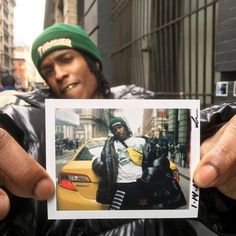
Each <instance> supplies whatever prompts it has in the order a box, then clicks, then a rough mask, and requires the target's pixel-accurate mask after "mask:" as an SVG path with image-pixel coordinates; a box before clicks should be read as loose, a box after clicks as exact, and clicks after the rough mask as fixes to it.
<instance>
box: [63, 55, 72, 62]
mask: <svg viewBox="0 0 236 236" xmlns="http://www.w3.org/2000/svg"><path fill="white" fill-rule="evenodd" d="M72 59H73V58H72V57H69V56H67V57H63V58H62V62H63V63H70V62H71V61H72Z"/></svg>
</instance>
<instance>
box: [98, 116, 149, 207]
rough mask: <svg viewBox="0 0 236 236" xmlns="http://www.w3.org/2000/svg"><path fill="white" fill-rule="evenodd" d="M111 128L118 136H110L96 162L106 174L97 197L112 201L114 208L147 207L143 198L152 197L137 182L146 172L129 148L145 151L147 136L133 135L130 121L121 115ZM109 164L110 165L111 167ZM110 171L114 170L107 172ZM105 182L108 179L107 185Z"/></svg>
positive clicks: (100, 173)
mask: <svg viewBox="0 0 236 236" xmlns="http://www.w3.org/2000/svg"><path fill="white" fill-rule="evenodd" d="M109 128H110V130H111V132H112V133H113V135H114V136H113V137H112V138H111V137H109V139H108V140H107V142H106V144H105V146H104V149H103V151H102V154H101V158H97V159H95V160H94V162H93V170H94V171H95V173H97V174H98V175H100V176H101V177H102V179H101V182H100V184H99V189H98V194H97V200H98V201H99V202H101V203H109V204H110V209H111V210H123V209H145V208H146V207H148V203H146V204H145V205H142V204H141V199H143V198H146V202H147V201H148V199H147V197H143V196H142V195H141V193H145V192H146V191H145V189H144V188H143V186H142V185H141V184H139V183H138V182H137V179H139V178H141V176H142V167H141V165H137V164H136V163H134V162H133V161H132V159H131V158H130V155H129V153H128V149H127V148H128V147H131V148H134V149H135V150H136V151H139V152H142V148H143V146H144V144H145V139H144V138H141V137H140V138H139V137H133V136H132V132H131V131H130V129H129V127H128V125H127V123H126V122H125V120H124V119H122V118H121V117H115V118H113V119H112V120H111V121H110V124H109ZM114 155H115V156H114ZM113 160H116V161H113ZM107 166H109V169H108V170H107V169H106V168H107ZM106 172H107V173H112V174H111V175H110V176H108V175H105V176H104V173H106ZM103 178H104V180H106V179H107V181H104V180H103ZM105 182H108V185H107V186H105V184H104V183H105Z"/></svg>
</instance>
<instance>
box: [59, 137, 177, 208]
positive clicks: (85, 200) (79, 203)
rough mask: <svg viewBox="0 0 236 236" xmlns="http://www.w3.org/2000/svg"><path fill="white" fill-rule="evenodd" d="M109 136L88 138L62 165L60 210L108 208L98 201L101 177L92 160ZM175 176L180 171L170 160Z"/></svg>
mask: <svg viewBox="0 0 236 236" xmlns="http://www.w3.org/2000/svg"><path fill="white" fill-rule="evenodd" d="M106 139H107V138H104V137H102V138H94V139H90V140H88V141H87V142H86V143H85V144H84V145H83V146H82V147H80V148H79V149H78V150H77V152H76V153H75V155H74V156H73V158H72V160H71V161H69V162H68V163H67V164H66V165H64V166H63V167H62V169H61V170H60V173H59V175H58V181H57V187H56V196H57V209H58V210H106V209H108V205H103V204H100V203H98V202H97V201H96V192H97V187H98V181H99V177H98V176H97V175H95V173H94V172H93V170H92V161H93V160H94V159H95V158H97V157H98V156H100V155H101V152H102V149H103V146H104V144H105V141H106ZM170 167H171V169H172V171H173V173H174V178H176V179H177V180H179V171H178V169H177V167H176V165H175V164H174V163H173V162H171V161H170Z"/></svg>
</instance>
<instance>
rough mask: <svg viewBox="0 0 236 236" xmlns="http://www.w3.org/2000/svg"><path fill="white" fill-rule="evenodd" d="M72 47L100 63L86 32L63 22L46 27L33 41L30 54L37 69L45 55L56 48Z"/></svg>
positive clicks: (97, 53) (95, 49) (96, 51)
mask: <svg viewBox="0 0 236 236" xmlns="http://www.w3.org/2000/svg"><path fill="white" fill-rule="evenodd" d="M66 48H73V49H76V50H78V51H82V52H85V53H86V54H88V55H89V56H90V57H92V58H94V59H95V60H97V61H99V62H100V63H101V57H100V53H99V51H98V48H97V47H96V45H95V44H94V43H93V42H92V40H91V39H90V38H89V36H88V34H87V33H86V32H85V31H84V30H83V29H82V28H81V27H80V26H77V25H76V26H75V25H67V24H64V23H59V24H54V25H52V26H50V27H48V28H46V29H45V30H44V31H43V32H42V33H41V34H40V35H39V36H38V37H37V38H36V39H35V41H34V42H33V45H32V51H31V56H32V60H33V62H34V64H35V66H36V68H37V69H38V70H39V68H40V64H41V62H42V60H43V58H44V57H45V56H47V55H48V54H49V53H51V52H53V51H55V50H57V49H66Z"/></svg>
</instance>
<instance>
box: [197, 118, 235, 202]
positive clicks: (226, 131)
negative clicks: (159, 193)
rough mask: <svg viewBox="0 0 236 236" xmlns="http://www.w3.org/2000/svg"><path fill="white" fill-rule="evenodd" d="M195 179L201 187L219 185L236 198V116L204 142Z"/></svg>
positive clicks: (221, 189) (218, 186)
mask: <svg viewBox="0 0 236 236" xmlns="http://www.w3.org/2000/svg"><path fill="white" fill-rule="evenodd" d="M194 181H195V183H196V184H197V185H198V186H199V187H202V188H207V187H217V188H218V190H219V191H220V192H222V193H223V194H224V195H225V196H228V197H230V198H233V199H236V116H234V117H233V118H232V119H231V120H230V121H229V122H228V123H226V124H225V125H224V126H223V127H222V128H221V129H220V130H219V131H218V132H217V133H216V134H215V135H213V136H212V137H210V138H208V139H207V140H205V141H204V142H203V143H202V145H201V161H200V163H199V164H198V166H197V168H196V170H195V173H194Z"/></svg>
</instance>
